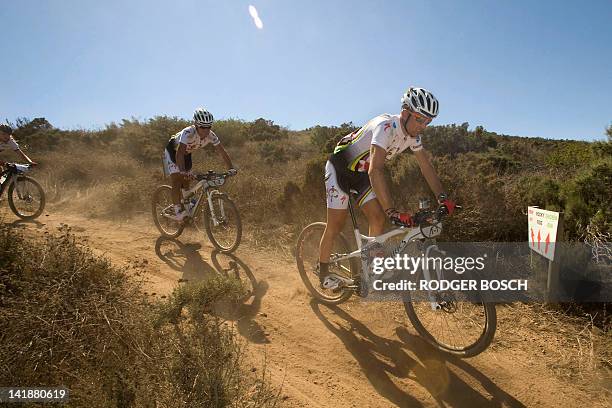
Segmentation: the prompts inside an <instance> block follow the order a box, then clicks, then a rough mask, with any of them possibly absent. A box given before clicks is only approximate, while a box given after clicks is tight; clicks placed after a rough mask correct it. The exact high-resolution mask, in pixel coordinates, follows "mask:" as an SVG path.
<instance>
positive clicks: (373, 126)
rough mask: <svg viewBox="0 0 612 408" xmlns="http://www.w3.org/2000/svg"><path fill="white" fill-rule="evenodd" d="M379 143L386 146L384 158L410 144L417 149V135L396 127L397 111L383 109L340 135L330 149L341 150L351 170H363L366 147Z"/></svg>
mask: <svg viewBox="0 0 612 408" xmlns="http://www.w3.org/2000/svg"><path fill="white" fill-rule="evenodd" d="M373 144H374V145H376V146H380V147H382V148H383V149H385V150H386V152H387V156H386V159H387V160H389V159H391V158H392V157H394V156H395V155H397V154H399V153H401V152H403V151H404V150H406V149H408V148H410V150H412V151H413V152H414V151H417V150H421V149H422V148H423V146H422V145H421V137H420V136H417V137H411V136H409V135H406V134H404V132H403V130H402V129H401V127H400V115H389V114H387V113H384V114H382V115H379V116H377V117H375V118H374V119H372V120H370V121H369V122H368V123H366V124H365V126H363V127H362V128H361V129H359V130H356V131H355V132H353V133H351V134H350V135H346V136H344V137H343V138H342V139H341V140H340V141H339V142H338V145H337V146H336V148H335V149H334V154H341V155H343V156H344V158H345V159H346V161H347V163H348V168H349V170H351V171H359V172H367V171H368V169H369V167H370V147H371V146H372V145H373Z"/></svg>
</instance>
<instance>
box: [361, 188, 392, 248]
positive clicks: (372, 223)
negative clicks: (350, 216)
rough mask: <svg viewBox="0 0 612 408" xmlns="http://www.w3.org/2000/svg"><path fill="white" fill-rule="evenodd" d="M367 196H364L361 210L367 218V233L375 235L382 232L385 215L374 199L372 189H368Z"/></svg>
mask: <svg viewBox="0 0 612 408" xmlns="http://www.w3.org/2000/svg"><path fill="white" fill-rule="evenodd" d="M368 196H369V197H368ZM368 196H366V197H365V198H366V200H365V201H364V202H363V204H361V211H363V213H364V214H365V216H366V218H367V219H368V226H369V235H370V236H371V237H375V236H378V235H381V234H382V233H383V232H384V230H385V219H386V217H385V212H384V211H383V209H382V207H381V206H380V203H379V202H378V200H377V199H376V195H375V194H374V191H372V190H370V193H369V194H368Z"/></svg>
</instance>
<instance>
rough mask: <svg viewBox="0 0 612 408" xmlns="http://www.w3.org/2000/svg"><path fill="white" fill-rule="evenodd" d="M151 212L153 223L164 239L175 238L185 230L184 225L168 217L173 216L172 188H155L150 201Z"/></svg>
mask: <svg viewBox="0 0 612 408" xmlns="http://www.w3.org/2000/svg"><path fill="white" fill-rule="evenodd" d="M151 210H152V213H153V222H154V223H155V226H156V227H157V229H158V230H159V232H160V233H161V234H162V235H163V236H164V237H168V238H176V237H178V236H179V235H181V233H182V232H183V229H184V228H185V224H184V223H183V222H179V221H176V220H173V219H171V218H170V217H169V216H172V215H174V204H173V203H172V187H170V186H159V187H157V190H155V192H154V193H153V198H152V200H151Z"/></svg>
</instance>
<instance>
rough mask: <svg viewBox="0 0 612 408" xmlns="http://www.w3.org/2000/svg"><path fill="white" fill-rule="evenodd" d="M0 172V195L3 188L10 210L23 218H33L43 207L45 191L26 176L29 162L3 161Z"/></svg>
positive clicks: (29, 166) (36, 182)
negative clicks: (2, 168)
mask: <svg viewBox="0 0 612 408" xmlns="http://www.w3.org/2000/svg"><path fill="white" fill-rule="evenodd" d="M4 167H5V169H4V171H2V172H1V173H0V197H2V194H3V193H4V191H5V190H8V191H7V195H8V204H9V207H10V208H11V211H13V212H14V213H15V215H16V216H18V217H19V218H21V219H23V220H33V219H35V218H37V217H39V216H40V214H42V212H43V210H44V209H45V192H44V190H43V188H42V187H41V186H40V184H39V183H38V181H36V180H34V179H33V178H32V177H29V176H26V175H25V173H28V172H29V171H31V170H32V167H33V166H32V165H31V164H18V163H5V165H4Z"/></svg>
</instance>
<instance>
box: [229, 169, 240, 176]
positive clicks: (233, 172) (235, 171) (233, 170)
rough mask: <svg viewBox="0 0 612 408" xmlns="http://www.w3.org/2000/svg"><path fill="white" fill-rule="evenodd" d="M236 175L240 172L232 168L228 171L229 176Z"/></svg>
mask: <svg viewBox="0 0 612 408" xmlns="http://www.w3.org/2000/svg"><path fill="white" fill-rule="evenodd" d="M236 173H238V170H236V169H235V168H231V169H229V170H228V171H227V174H228V175H230V176H235V175H236Z"/></svg>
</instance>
